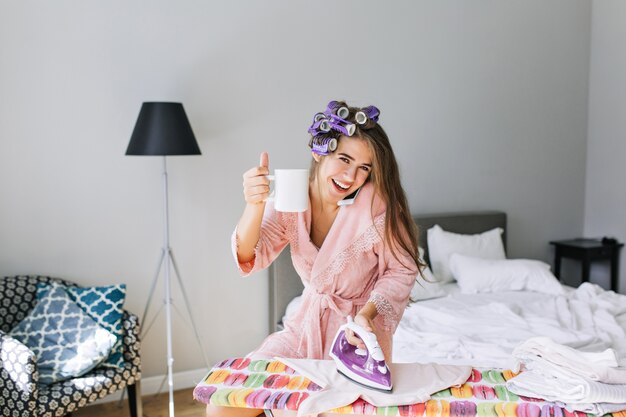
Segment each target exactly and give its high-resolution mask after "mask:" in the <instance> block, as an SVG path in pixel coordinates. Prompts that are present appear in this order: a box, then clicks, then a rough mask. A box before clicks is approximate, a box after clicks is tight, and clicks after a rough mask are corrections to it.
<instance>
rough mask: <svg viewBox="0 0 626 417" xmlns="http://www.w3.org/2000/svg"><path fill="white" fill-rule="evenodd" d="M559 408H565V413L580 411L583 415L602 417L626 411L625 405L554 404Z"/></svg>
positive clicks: (557, 402) (558, 402)
mask: <svg viewBox="0 0 626 417" xmlns="http://www.w3.org/2000/svg"><path fill="white" fill-rule="evenodd" d="M555 404H556V405H558V406H559V407H562V408H565V409H566V410H567V411H569V412H572V411H582V412H583V413H588V414H595V415H596V416H603V415H605V414H609V413H616V412H618V411H626V404H609V403H569V404H565V403H562V402H560V401H556V402H555Z"/></svg>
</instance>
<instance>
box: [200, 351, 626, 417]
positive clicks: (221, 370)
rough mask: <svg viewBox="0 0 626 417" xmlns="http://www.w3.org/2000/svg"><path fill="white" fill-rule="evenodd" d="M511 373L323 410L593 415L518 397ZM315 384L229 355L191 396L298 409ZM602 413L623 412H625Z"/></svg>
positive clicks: (450, 416) (489, 416) (431, 416)
mask: <svg viewBox="0 0 626 417" xmlns="http://www.w3.org/2000/svg"><path fill="white" fill-rule="evenodd" d="M513 376H515V374H514V373H513V372H511V371H508V370H497V369H473V370H472V375H471V377H470V378H469V380H468V381H467V382H466V383H465V384H463V385H462V386H460V387H452V388H449V389H446V390H443V391H440V392H438V393H436V394H433V395H432V398H431V399H430V400H428V401H426V402H425V403H419V404H410V405H401V406H393V407H375V406H373V405H371V404H369V403H367V402H366V401H363V400H361V399H359V400H357V401H355V402H354V403H352V404H350V405H347V406H345V407H341V408H337V409H334V410H329V411H328V412H331V413H337V414H353V415H383V416H403V417H596V416H594V415H593V414H586V413H582V412H569V411H567V410H565V409H564V408H561V407H559V406H558V405H556V404H554V403H551V402H546V401H543V400H538V399H534V398H527V397H520V396H517V395H515V394H513V393H511V392H509V391H508V390H507V389H506V386H505V382H506V381H507V380H508V379H510V378H512V377H513ZM320 389H321V388H320V387H319V386H318V385H316V384H315V383H313V382H312V381H310V380H309V379H307V378H305V377H303V376H301V375H298V374H297V373H296V372H295V371H294V370H293V369H291V368H289V367H287V366H286V365H285V364H283V363H282V362H279V361H276V360H250V359H249V358H233V359H227V360H224V361H222V362H220V363H218V364H216V365H215V366H214V367H213V368H212V369H211V370H210V371H209V373H208V374H207V375H206V377H204V378H203V379H202V381H201V382H200V383H199V384H198V385H197V386H196V388H195V389H194V391H193V396H194V398H195V399H196V400H197V401H199V402H202V403H204V404H211V405H215V406H226V407H243V408H257V409H264V410H268V411H266V414H267V415H271V411H269V410H293V411H295V410H297V409H298V405H299V404H300V403H301V402H302V401H303V400H304V399H306V398H307V397H308V396H309V395H310V394H311V393H312V392H315V391H319V390H320ZM606 416H607V417H626V411H621V412H618V413H612V414H606Z"/></svg>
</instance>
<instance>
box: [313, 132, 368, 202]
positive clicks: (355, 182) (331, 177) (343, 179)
mask: <svg viewBox="0 0 626 417" xmlns="http://www.w3.org/2000/svg"><path fill="white" fill-rule="evenodd" d="M338 142H339V143H338V145H337V149H336V150H335V152H333V153H332V154H330V155H328V156H326V157H321V156H319V155H317V154H315V153H313V158H315V160H316V161H318V162H319V166H318V170H317V178H316V179H317V183H318V186H319V190H320V191H321V198H322V200H323V201H324V202H327V203H337V202H338V201H340V200H343V199H344V198H346V197H347V196H349V195H350V194H352V193H353V192H355V191H356V190H357V189H358V188H360V187H361V186H362V185H363V184H364V183H365V181H366V180H367V178H368V177H369V175H370V171H371V170H372V152H371V151H370V148H369V146H367V143H366V142H365V140H363V139H361V138H358V137H348V136H341V138H340V139H339V141H338Z"/></svg>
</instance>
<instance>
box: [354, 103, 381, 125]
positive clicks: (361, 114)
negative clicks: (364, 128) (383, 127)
mask: <svg viewBox="0 0 626 417" xmlns="http://www.w3.org/2000/svg"><path fill="white" fill-rule="evenodd" d="M378 115H380V110H378V108H377V107H376V106H367V107H364V108H362V109H361V110H359V111H358V112H357V113H356V115H355V116H354V118H355V119H356V122H357V123H358V124H360V125H364V124H365V123H367V120H368V119H370V120H372V121H374V122H378Z"/></svg>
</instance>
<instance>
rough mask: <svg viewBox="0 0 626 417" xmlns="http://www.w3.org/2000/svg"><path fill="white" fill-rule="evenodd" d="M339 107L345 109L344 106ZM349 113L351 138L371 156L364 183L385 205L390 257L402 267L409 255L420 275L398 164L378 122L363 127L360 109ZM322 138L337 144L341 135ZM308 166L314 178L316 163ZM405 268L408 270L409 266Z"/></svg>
mask: <svg viewBox="0 0 626 417" xmlns="http://www.w3.org/2000/svg"><path fill="white" fill-rule="evenodd" d="M341 105H344V106H345V107H348V106H347V105H345V103H343V102H341ZM348 110H349V111H350V113H349V115H348V117H347V118H346V120H348V121H350V122H352V123H354V124H355V125H356V130H355V132H354V134H353V135H352V136H351V137H352V138H360V139H362V140H364V141H365V142H366V143H367V145H368V147H369V148H370V150H371V153H372V170H371V173H370V175H369V177H368V179H367V181H371V182H372V184H373V185H374V190H375V191H376V193H377V194H378V196H379V197H380V198H381V199H382V200H383V201H384V203H385V205H386V210H387V212H386V215H385V236H384V241H385V242H389V245H390V249H391V253H392V254H393V256H394V257H395V258H396V259H397V260H398V261H399V262H400V263H402V265H404V263H403V262H402V259H401V257H400V256H399V252H400V251H402V252H404V253H406V254H408V255H409V256H410V257H411V258H412V259H413V261H415V264H416V265H417V267H418V270H419V271H420V272H421V271H422V269H423V267H424V266H425V265H424V264H423V263H422V261H421V260H420V258H419V252H418V247H419V242H418V239H419V233H418V228H417V225H416V224H415V222H414V221H413V217H412V216H411V213H410V211H409V205H408V202H407V199H406V194H405V192H404V189H403V188H402V184H401V182H400V171H399V169H398V163H397V162H396V157H395V155H394V153H393V149H392V147H391V143H390V142H389V137H388V136H387V133H385V131H384V129H383V128H382V126H380V125H379V124H378V123H377V122H374V121H372V120H368V121H367V122H366V123H365V124H363V125H359V124H358V123H356V121H355V115H356V113H357V112H358V111H359V110H361V109H359V108H356V107H348ZM325 136H332V137H335V138H336V139H337V140H340V137H341V134H340V133H338V132H334V131H330V132H328V134H326V135H325ZM317 139H320V138H319V137H317V138H311V141H313V140H317ZM311 141H310V142H309V146H310V145H311ZM311 164H312V165H311V175H312V176H313V175H315V174H316V173H317V166H318V163H317V162H316V161H315V159H313V161H312V162H311ZM372 204H373V201H372ZM404 266H405V267H408V265H404Z"/></svg>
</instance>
